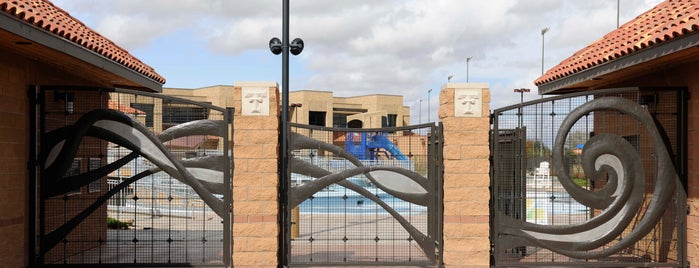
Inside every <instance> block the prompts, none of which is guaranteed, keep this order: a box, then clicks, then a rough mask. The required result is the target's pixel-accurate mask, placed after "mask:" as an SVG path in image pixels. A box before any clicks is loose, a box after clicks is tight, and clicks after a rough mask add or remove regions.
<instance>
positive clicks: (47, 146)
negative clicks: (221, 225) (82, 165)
mask: <svg viewBox="0 0 699 268" xmlns="http://www.w3.org/2000/svg"><path fill="white" fill-rule="evenodd" d="M226 131H227V126H226V124H225V122H224V121H218V120H197V121H191V122H187V123H183V124H180V125H177V126H173V127H170V128H168V129H167V130H165V131H163V132H162V133H160V134H159V135H155V134H153V133H152V132H151V131H150V130H149V129H148V128H147V127H145V126H144V125H143V124H141V123H140V122H138V121H136V120H134V119H132V118H131V117H129V116H127V115H125V114H124V113H122V112H119V111H115V110H102V109H100V110H93V111H90V112H88V113H86V114H84V115H83V116H81V117H80V118H79V119H78V120H77V121H76V122H75V124H73V125H68V126H65V127H63V128H59V129H56V130H54V131H51V132H49V133H47V134H46V135H45V139H44V140H43V145H42V151H43V152H44V166H45V170H44V174H43V175H42V182H41V183H42V187H41V189H42V197H43V198H50V197H54V196H59V195H63V194H66V193H68V192H70V191H73V190H76V189H79V188H80V187H82V186H86V185H88V184H89V183H91V182H93V181H96V180H99V179H101V178H103V177H104V176H106V175H107V174H109V173H111V172H113V171H115V170H117V169H119V168H120V167H122V166H124V165H126V164H127V163H129V162H130V161H132V160H134V159H136V158H137V157H139V156H142V157H144V158H146V159H148V160H149V161H150V162H152V163H153V164H154V165H155V166H156V167H154V168H151V169H149V170H146V171H143V172H140V173H139V174H136V175H134V176H132V177H130V178H128V179H126V180H124V181H122V182H120V183H119V184H118V185H117V186H115V187H114V188H112V189H110V190H109V191H108V192H106V193H105V194H103V195H102V196H100V197H99V198H98V199H97V200H96V201H95V202H94V203H93V204H91V205H90V206H88V207H87V208H86V209H85V210H83V211H81V212H80V213H79V214H78V215H76V216H74V217H73V218H72V219H70V220H68V221H67V222H65V223H64V224H63V225H62V226H60V227H58V228H56V229H55V230H53V231H51V232H50V233H48V234H47V235H46V236H45V237H44V241H42V250H43V251H44V252H46V251H48V250H50V249H51V248H53V247H54V246H55V245H56V244H58V243H59V242H60V241H61V240H63V239H64V238H65V237H66V236H67V235H68V234H69V233H70V232H71V231H72V230H73V229H74V228H75V227H77V225H78V224H79V223H80V222H82V221H83V220H85V219H86V218H87V217H88V216H89V215H90V214H92V213H93V212H94V211H95V210H97V209H98V208H99V207H100V206H101V205H103V204H104V203H106V202H107V200H109V198H111V197H112V196H114V195H115V194H117V193H118V192H119V191H121V190H123V189H124V188H125V187H127V186H128V185H130V184H132V183H134V182H136V181H138V180H139V179H142V178H144V177H147V176H149V175H152V174H155V173H158V172H161V171H164V172H166V173H168V174H169V175H170V176H172V177H174V178H176V179H178V180H179V181H181V182H183V183H185V184H187V185H189V186H190V187H192V189H193V190H194V191H195V192H196V193H197V194H198V195H199V196H200V197H201V198H202V200H204V202H205V203H206V204H207V205H208V206H209V207H210V208H211V209H212V210H213V211H214V212H215V213H216V214H218V215H219V216H221V217H225V216H226V215H227V213H228V209H227V206H226V205H225V204H224V203H223V200H221V199H219V198H218V197H216V196H215V195H214V194H225V192H226V191H227V190H228V187H226V185H225V184H224V178H223V174H224V170H225V169H226V167H227V164H226V161H229V159H228V158H227V157H224V156H202V157H195V158H191V159H187V160H178V159H177V158H176V157H175V156H173V155H172V154H171V153H170V152H169V151H168V150H167V148H165V145H163V143H164V142H167V141H170V140H173V139H176V138H180V137H186V136H194V135H215V136H219V137H224V138H225V137H227V135H226ZM84 137H95V138H99V139H102V140H105V141H108V142H112V143H114V144H117V145H119V146H122V147H124V148H127V149H129V150H131V151H132V152H131V153H130V154H128V155H126V156H124V157H122V158H121V159H118V160H116V161H114V162H112V163H110V164H108V165H105V166H102V167H100V168H98V169H96V170H91V171H88V172H86V173H82V174H78V175H75V176H68V177H64V176H63V174H66V171H67V170H68V169H69V168H70V165H71V163H72V161H73V159H74V158H75V156H76V154H77V152H78V150H79V146H80V143H81V141H82V140H83V138H84Z"/></svg>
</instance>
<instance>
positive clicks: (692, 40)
mask: <svg viewBox="0 0 699 268" xmlns="http://www.w3.org/2000/svg"><path fill="white" fill-rule="evenodd" d="M698 45H699V34H697V32H695V33H692V34H688V35H685V36H683V37H681V38H678V39H673V40H670V41H667V42H663V43H660V44H658V45H656V46H652V47H649V48H647V49H643V50H640V51H638V52H636V53H632V54H629V55H626V56H624V57H621V58H619V59H616V60H613V61H610V62H607V63H605V64H602V65H597V66H594V67H592V68H590V69H585V70H583V71H580V72H577V73H574V74H570V75H568V76H565V77H562V78H559V79H555V80H553V81H551V82H548V83H545V84H541V85H539V86H538V89H539V95H545V94H556V93H557V91H559V90H562V89H572V88H580V87H581V86H580V84H581V83H583V82H586V81H591V80H595V79H599V77H600V76H603V75H608V74H610V73H614V72H617V71H620V70H623V69H626V68H629V67H633V66H636V65H639V64H642V63H646V62H649V61H652V60H655V59H658V58H661V57H664V56H667V55H670V54H673V53H676V52H679V51H682V50H685V49H688V48H692V47H696V46H698Z"/></svg>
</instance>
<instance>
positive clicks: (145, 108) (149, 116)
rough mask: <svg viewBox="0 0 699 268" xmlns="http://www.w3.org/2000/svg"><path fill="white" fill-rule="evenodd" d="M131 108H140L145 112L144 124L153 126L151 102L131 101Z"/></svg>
mask: <svg viewBox="0 0 699 268" xmlns="http://www.w3.org/2000/svg"><path fill="white" fill-rule="evenodd" d="M131 108H134V109H138V110H141V111H143V112H145V113H146V122H145V123H146V126H147V127H153V104H152V103H131Z"/></svg>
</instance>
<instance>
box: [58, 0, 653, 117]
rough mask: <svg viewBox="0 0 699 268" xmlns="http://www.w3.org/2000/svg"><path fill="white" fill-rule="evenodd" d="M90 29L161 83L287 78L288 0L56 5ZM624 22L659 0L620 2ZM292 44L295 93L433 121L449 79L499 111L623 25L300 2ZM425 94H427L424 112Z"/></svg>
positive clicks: (442, 3)
mask: <svg viewBox="0 0 699 268" xmlns="http://www.w3.org/2000/svg"><path fill="white" fill-rule="evenodd" d="M53 2H54V3H55V4H56V5H57V6H59V7H61V8H63V9H65V10H66V11H68V12H69V13H70V14H71V15H73V16H74V17H76V18H78V19H80V20H82V21H83V22H84V23H85V24H87V25H88V26H89V27H91V28H93V29H95V30H96V31H98V32H100V33H101V34H103V35H104V36H106V37H107V38H110V39H111V40H113V41H114V42H116V43H117V44H118V45H120V46H122V47H123V48H125V49H127V50H128V51H129V52H130V53H131V54H133V55H135V56H136V57H138V58H139V59H141V60H142V61H144V62H145V63H146V64H148V65H150V66H152V67H154V68H155V70H156V71H157V72H158V73H160V74H161V75H163V76H165V78H166V79H167V83H166V84H165V87H179V88H198V87H205V86H210V85H231V84H233V83H234V82H235V81H277V82H279V83H281V56H275V55H273V54H272V53H271V52H269V49H268V47H267V45H268V42H269V39H270V38H272V37H280V38H281V31H282V30H281V23H282V22H281V20H282V19H281V9H282V1H279V0H255V1H244V0H239V1H230V0H206V1H201V0H147V1H144V0H118V1H96V0H54V1H53ZM619 2H620V7H621V9H620V20H621V24H623V23H625V22H626V21H629V20H631V19H633V18H635V17H636V16H638V15H640V14H641V13H643V12H645V11H646V10H648V9H650V8H652V7H653V6H655V5H657V4H658V3H660V2H661V0H620V1H619ZM290 13H291V20H290V25H291V30H290V36H291V38H292V39H293V38H296V37H300V38H302V39H303V40H304V42H305V45H306V47H305V49H304V51H303V53H302V54H301V55H299V56H296V57H293V56H292V58H291V72H290V74H291V75H290V90H292V91H294V90H302V89H313V90H327V91H333V92H334V94H335V95H336V96H354V95H364V94H375V93H382V94H399V95H403V96H405V99H404V101H405V103H404V104H405V105H407V106H410V107H411V111H412V114H413V122H412V123H418V122H417V121H418V118H417V116H415V115H417V114H418V111H419V110H418V109H420V106H422V113H423V116H424V117H425V118H423V122H424V121H426V118H427V116H425V115H426V114H427V112H428V111H427V100H428V93H427V92H428V90H429V89H434V90H433V92H432V93H431V94H430V95H429V99H430V101H431V105H430V106H431V110H432V111H430V112H431V113H430V114H431V115H432V116H431V119H432V120H433V121H434V120H435V119H436V108H435V107H437V105H438V101H437V99H438V91H439V88H440V87H441V86H442V85H444V84H445V83H446V82H447V77H448V76H450V75H453V78H452V82H466V73H467V64H466V58H467V57H472V59H471V61H470V63H469V64H468V73H469V75H468V76H469V77H468V80H469V82H485V83H488V84H489V85H490V89H491V95H492V102H491V108H492V109H494V108H498V107H502V106H505V105H510V104H514V103H517V102H519V95H517V94H516V93H513V91H512V89H514V88H521V87H527V88H531V89H532V93H529V94H528V95H526V96H525V100H528V99H533V98H539V96H538V95H537V94H536V93H535V89H536V87H535V86H534V83H533V81H534V80H535V79H536V78H538V77H539V76H540V75H541V62H542V61H541V60H542V58H541V57H542V55H541V48H542V47H541V46H542V36H541V29H542V28H544V27H550V31H549V32H548V33H546V35H545V36H544V42H545V58H544V68H545V69H548V68H551V67H553V66H554V65H556V64H558V63H559V62H561V61H562V60H563V59H565V58H567V57H568V56H570V55H572V53H574V52H575V51H577V50H579V49H581V48H583V47H585V46H586V45H587V44H589V43H591V42H593V41H595V40H597V39H599V38H600V37H602V36H603V35H604V34H606V33H608V32H610V31H612V30H613V29H614V28H616V24H617V1H614V0H586V1H576V0H526V1H512V0H488V1H476V0H353V1H343V0H293V1H291V8H290ZM420 99H423V103H422V105H420Z"/></svg>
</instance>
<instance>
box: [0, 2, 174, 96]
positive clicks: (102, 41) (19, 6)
mask: <svg viewBox="0 0 699 268" xmlns="http://www.w3.org/2000/svg"><path fill="white" fill-rule="evenodd" d="M0 11H1V12H5V13H8V14H10V15H12V16H15V17H17V18H19V19H21V20H23V21H25V22H27V23H29V24H33V25H34V26H36V27H39V28H42V29H44V30H46V31H48V32H50V33H53V34H55V35H57V36H59V37H62V38H65V39H67V40H70V41H71V42H73V43H75V44H78V45H80V46H82V47H84V48H87V49H89V50H92V51H94V52H96V53H98V54H101V55H102V56H105V57H107V58H108V59H110V60H113V61H114V62H117V63H119V64H121V65H123V66H125V67H127V68H129V69H131V70H134V71H136V72H138V73H140V74H143V75H145V76H147V77H149V78H151V79H153V80H155V81H157V82H159V83H161V84H164V83H165V78H164V77H162V76H161V75H159V74H158V73H156V72H155V70H154V69H153V68H152V67H150V66H148V65H146V64H144V63H143V62H141V61H140V60H139V59H137V58H136V57H134V56H133V55H131V54H129V52H128V51H126V50H125V49H123V48H121V47H119V46H118V45H116V44H115V43H114V42H112V41H111V40H109V39H107V38H105V37H104V36H102V35H100V34H99V33H97V32H96V31H94V30H92V29H90V27H87V26H86V25H85V24H83V23H82V22H80V21H79V20H78V19H76V18H73V17H72V16H71V15H70V14H68V12H66V11H65V10H63V9H61V8H59V7H57V6H55V5H54V4H53V3H51V2H50V1H49V0H0Z"/></svg>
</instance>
